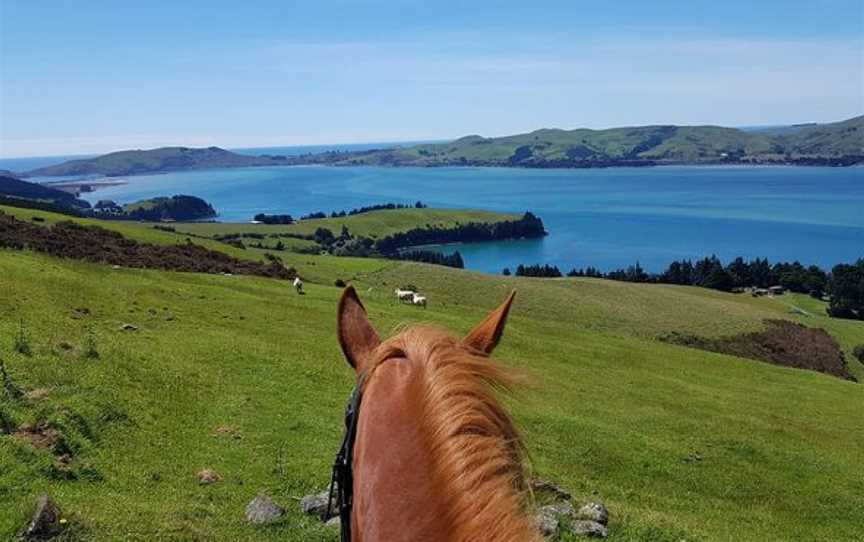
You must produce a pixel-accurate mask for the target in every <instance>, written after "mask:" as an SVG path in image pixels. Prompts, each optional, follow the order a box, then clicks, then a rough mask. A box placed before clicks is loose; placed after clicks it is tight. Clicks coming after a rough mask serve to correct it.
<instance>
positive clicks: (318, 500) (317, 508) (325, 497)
mask: <svg viewBox="0 0 864 542" xmlns="http://www.w3.org/2000/svg"><path fill="white" fill-rule="evenodd" d="M329 502H330V491H329V490H325V491H322V492H321V493H315V494H312V495H306V496H305V497H303V498H302V499H300V508H301V509H302V510H303V513H304V514H309V515H310V516H318V518H319V519H321V521H327V520H328V519H330V518H331V517H333V514H330V515H328V514H327V506H328V504H329ZM333 508H334V510H333V512H334V513H335V512H336V503H333Z"/></svg>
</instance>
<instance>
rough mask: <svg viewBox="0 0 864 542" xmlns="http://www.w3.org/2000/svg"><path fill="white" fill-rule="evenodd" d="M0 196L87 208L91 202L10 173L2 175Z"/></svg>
mask: <svg viewBox="0 0 864 542" xmlns="http://www.w3.org/2000/svg"><path fill="white" fill-rule="evenodd" d="M0 197H6V198H16V199H24V200H31V201H39V202H44V203H50V204H52V205H57V206H60V207H68V208H76V209H86V208H88V207H90V204H89V203H87V202H86V201H84V200H80V199H78V198H76V197H75V196H74V195H73V194H70V193H68V192H63V191H62V190H57V189H55V188H50V187H47V186H43V185H41V184H38V183H31V182H27V181H22V180H21V179H16V178H15V177H10V176H8V175H0Z"/></svg>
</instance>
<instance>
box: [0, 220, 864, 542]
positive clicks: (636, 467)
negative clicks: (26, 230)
mask: <svg viewBox="0 0 864 542" xmlns="http://www.w3.org/2000/svg"><path fill="white" fill-rule="evenodd" d="M4 211H5V209H4ZM21 212H23V213H32V212H33V211H30V210H24V211H21ZM389 212H395V211H387V212H385V213H389ZM371 214H372V213H370V215H371ZM361 217H364V219H365V220H371V218H369V217H368V216H366V215H358V216H356V217H350V218H351V219H352V220H353V219H360V218H361ZM44 218H49V219H50V218H51V216H50V215H49V214H48V213H45V214H44ZM343 220H345V219H343ZM109 224H110V225H111V226H112V228H123V229H124V231H126V232H127V233H128V234H129V235H130V236H134V235H141V236H146V237H148V238H150V239H153V240H154V241H159V242H176V240H177V239H176V238H177V237H178V236H177V234H172V233H168V232H162V231H158V230H153V229H152V228H149V227H148V226H146V225H141V224H132V223H120V224H111V223H109ZM178 226H180V225H178ZM183 226H185V225H183ZM204 226H208V225H202V226H201V227H204ZM197 227H199V226H196V228H197ZM244 227H245V225H244ZM349 227H350V226H349ZM356 227H357V228H358V229H359V228H360V226H359V225H357V226H356ZM369 227H370V228H373V227H374V226H373V225H371V224H370V225H369ZM274 228H282V226H274ZM370 231H371V230H370ZM202 241H204V240H202ZM196 242H197V241H196ZM220 245H221V244H220ZM214 246H218V245H214ZM222 246H223V247H224V245H222ZM226 250H229V251H230V250H233V251H234V252H232V254H233V253H236V254H240V255H241V256H243V257H258V256H259V255H260V254H261V253H260V252H258V251H254V250H246V251H243V250H239V249H232V248H231V247H227V248H226ZM289 256H290V259H291V261H290V262H289V263H290V264H291V265H295V266H296V267H297V268H298V270H300V272H301V274H302V275H303V276H304V278H306V279H307V287H306V290H307V292H308V293H307V295H305V296H298V295H296V294H295V293H294V292H293V291H292V290H291V289H290V288H289V287H288V285H287V284H286V283H284V282H280V281H275V280H269V279H262V278H255V277H246V276H242V277H241V276H233V277H228V276H221V275H200V274H190V273H170V272H158V271H147V270H131V269H112V268H111V267H109V266H101V265H95V264H83V263H79V262H73V261H68V260H57V259H52V258H48V257H45V256H41V255H36V254H33V253H29V252H26V251H24V252H21V251H5V250H3V251H0V271H2V272H0V289H2V291H4V292H5V293H6V295H4V296H2V297H0V359H3V360H4V361H5V364H6V368H7V371H8V373H9V375H10V379H11V381H12V382H13V384H14V385H15V386H16V387H18V388H20V389H21V390H22V391H24V392H26V393H27V394H28V395H25V397H23V398H20V399H15V400H12V399H10V398H9V397H8V395H7V394H4V393H3V392H2V391H0V411H2V412H3V414H4V416H5V417H6V418H8V419H11V420H13V422H14V424H13V425H16V426H20V425H21V424H27V423H29V424H31V426H33V427H38V425H39V422H40V421H44V422H48V424H49V425H50V426H51V427H54V428H56V430H57V431H58V432H59V436H60V439H61V442H62V443H63V448H62V449H63V451H64V452H65V453H67V454H68V455H69V457H68V458H66V459H64V461H62V462H58V457H57V454H56V453H52V450H50V449H47V448H36V447H34V446H33V445H31V444H30V443H29V442H28V441H27V439H26V438H24V437H22V436H12V435H3V434H0V539H6V538H11V537H12V536H13V535H14V534H15V533H16V531H17V530H18V529H20V527H21V526H22V525H23V524H24V523H25V522H26V520H27V517H28V514H29V513H30V511H31V506H32V503H33V502H34V501H35V497H36V495H37V494H38V493H39V492H41V491H49V492H50V493H51V494H52V495H53V496H54V497H55V499H56V500H57V502H58V503H59V504H60V506H61V507H62V508H63V510H64V512H65V514H66V516H67V517H68V518H69V525H70V527H69V530H68V533H67V539H68V540H118V539H122V540H154V539H159V540H298V541H299V540H304V541H305V540H322V541H335V540H336V539H337V537H338V534H337V533H335V532H332V531H327V530H326V529H325V528H324V527H322V526H321V525H320V524H319V523H318V522H316V521H315V520H313V519H310V518H308V517H304V516H302V515H301V514H300V512H299V507H298V506H297V500H296V499H297V498H298V497H300V496H302V495H305V494H307V493H310V492H312V491H314V490H320V489H322V488H323V487H324V486H325V485H326V484H327V482H328V481H329V467H330V464H331V461H332V456H333V454H334V453H335V450H336V448H337V447H338V444H339V440H340V438H341V429H342V410H343V408H344V401H345V400H346V399H347V396H348V394H349V392H350V389H351V386H352V384H353V375H352V373H351V371H349V369H348V368H347V366H346V365H345V363H344V362H343V361H342V357H341V353H340V351H339V347H338V345H337V342H336V338H335V322H334V320H335V310H336V303H337V300H338V296H339V294H340V289H339V288H336V287H333V286H331V285H332V284H333V281H334V280H335V279H337V278H341V279H343V280H346V281H351V282H352V283H354V284H355V285H356V286H357V287H358V290H359V291H360V294H361V296H362V298H363V301H364V303H365V304H366V306H367V308H368V309H369V312H370V316H371V318H372V320H373V321H374V322H375V324H376V325H377V326H378V328H379V329H380V330H381V331H382V332H383V333H389V332H390V331H391V330H393V329H394V328H396V327H397V326H399V325H401V324H404V323H410V322H418V321H424V322H432V323H436V324H440V325H443V326H446V327H447V328H449V329H452V330H454V331H455V332H457V333H460V334H461V333H465V332H466V331H467V330H468V329H470V327H471V326H472V325H473V324H474V323H475V322H476V321H477V320H478V319H479V318H481V317H482V316H483V315H484V314H485V313H486V311H488V310H490V309H492V308H494V307H495V306H496V305H497V303H498V302H499V301H500V300H501V299H502V298H503V296H504V295H505V294H506V293H507V292H509V291H510V290H511V289H516V290H517V291H518V296H517V301H516V304H515V306H514V309H513V312H512V316H511V322H510V324H509V326H508V329H507V332H506V333H505V337H504V340H503V343H502V346H501V347H500V349H499V351H498V354H497V356H498V357H499V358H500V359H501V360H503V363H506V364H507V365H510V366H512V367H515V368H518V369H520V370H522V371H524V372H525V373H526V374H527V375H528V384H527V386H526V387H525V388H524V389H523V390H522V392H521V393H520V394H519V395H518V396H517V397H514V398H512V399H511V400H509V401H508V404H509V405H510V407H511V409H512V411H513V413H514V414H515V417H516V419H517V421H518V423H519V425H520V426H521V428H522V430H523V432H524V434H525V438H526V441H527V445H528V449H529V452H530V454H531V458H532V463H533V469H534V471H536V472H537V473H538V474H539V475H542V476H544V477H546V478H550V479H552V480H554V481H556V482H558V483H560V484H562V485H564V486H565V487H567V488H568V489H570V490H571V491H572V492H573V493H574V495H575V496H576V498H577V499H578V500H586V499H601V500H603V501H604V502H605V503H606V504H607V506H609V508H610V510H611V513H612V521H611V523H610V531H611V536H610V540H613V541H614V540H617V541H622V540H633V541H636V540H640V541H641V540H653V541H678V540H688V541H689V540H754V541H755V540H759V541H762V540H832V541H833V540H838V541H842V540H849V541H852V540H858V539H859V538H860V525H862V524H864V485H862V478H861V476H860V467H861V464H862V461H864V426H862V424H861V423H860V420H861V405H862V404H864V387H862V385H861V384H855V383H852V382H848V381H844V380H841V379H838V378H833V377H830V376H826V375H822V374H818V373H814V372H809V371H802V370H795V369H788V368H783V367H777V366H773V365H769V364H765V363H760V362H756V361H752V360H745V359H740V358H734V357H730V356H724V355H719V354H712V353H708V352H704V351H700V350H695V349H691V348H686V347H682V346H675V345H671V344H666V343H664V342H661V341H658V340H657V338H658V337H660V336H662V335H664V334H665V333H668V332H670V331H678V332H682V333H691V334H696V335H700V336H706V337H719V336H725V335H729V334H735V333H741V332H746V331H753V330H758V329H760V328H761V327H762V326H763V321H764V319H766V318H785V319H793V320H796V321H800V322H802V323H805V324H806V325H810V326H818V327H824V328H825V329H826V330H828V331H829V332H830V333H831V334H832V335H833V336H834V337H836V338H837V340H838V341H839V342H840V343H841V345H842V346H843V348H844V349H845V350H846V351H847V352H848V351H850V350H851V348H852V347H853V346H854V345H855V344H860V343H864V323H861V322H851V321H841V320H834V319H829V318H827V317H824V316H823V315H824V303H822V302H820V301H817V300H813V299H810V298H806V297H803V296H784V297H780V298H776V299H766V298H758V299H755V298H752V297H749V296H741V295H732V294H723V293H719V292H713V291H709V290H704V289H698V288H690V287H675V286H665V285H640V284H630V283H618V282H611V281H603V280H594V279H556V280H538V279H523V278H515V277H495V276H488V275H482V274H478V273H473V272H468V271H459V270H452V269H448V268H443V267H434V266H427V265H422V264H413V263H404V262H392V261H384V260H373V259H354V258H335V257H332V256H314V255H294V256H291V255H287V254H286V258H288V257H289ZM406 282H410V283H413V284H416V285H417V286H418V287H420V288H421V289H422V290H423V292H424V293H425V294H426V295H427V296H428V297H429V301H430V304H429V307H428V309H427V310H425V311H424V310H422V309H418V308H415V307H411V306H406V305H401V304H397V303H395V302H394V301H393V293H392V290H393V288H394V287H395V286H397V285H400V284H403V283H406ZM85 309H86V310H85ZM22 319H23V321H24V322H25V326H26V335H27V337H28V342H29V344H30V347H31V349H32V356H25V355H22V354H19V353H16V352H13V350H12V348H11V345H12V342H13V337H14V336H15V335H16V334H17V333H19V331H20V330H19V326H20V321H21V320H22ZM127 323H129V324H133V325H135V326H137V328H138V329H137V331H123V330H122V329H121V326H122V325H123V324H127ZM91 345H95V348H96V350H97V351H98V353H99V356H98V358H96V359H92V358H87V357H86V356H85V354H86V351H87V350H88V348H89V346H91ZM850 369H851V370H852V371H853V373H854V374H856V375H857V376H859V378H860V377H861V376H862V375H864V366H862V365H861V364H860V363H858V362H854V361H850ZM55 448H56V447H55ZM55 452H56V450H55ZM67 459H68V461H67ZM204 468H212V469H215V470H216V471H217V472H219V473H220V474H221V475H222V477H223V480H222V481H221V482H218V483H216V484H214V485H211V486H200V485H199V484H198V481H197V478H196V473H197V472H198V471H199V470H201V469H204ZM262 490H263V491H266V492H267V493H269V494H270V495H271V496H272V497H273V498H274V499H275V500H276V501H277V502H279V503H281V504H282V505H284V506H286V507H287V509H288V515H287V518H286V519H285V521H283V522H281V523H279V524H277V525H274V526H270V527H263V528H261V527H252V526H250V525H249V524H247V523H246V522H245V520H244V519H243V509H244V507H245V505H246V503H247V502H248V501H249V500H250V499H251V498H252V497H254V496H255V495H256V494H257V493H259V492H260V491H262Z"/></svg>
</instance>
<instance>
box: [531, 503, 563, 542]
mask: <svg viewBox="0 0 864 542" xmlns="http://www.w3.org/2000/svg"><path fill="white" fill-rule="evenodd" d="M534 525H536V527H537V530H538V531H540V534H542V535H543V536H545V537H548V538H552V539H556V538H558V529H559V528H560V525H561V522H560V521H558V516H556V515H555V514H554V513H552V512H551V511H550V510H548V507H547V506H544V507H542V508H540V509H539V510H537V513H536V514H535V515H534Z"/></svg>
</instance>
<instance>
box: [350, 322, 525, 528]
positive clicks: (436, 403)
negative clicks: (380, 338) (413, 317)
mask: <svg viewBox="0 0 864 542" xmlns="http://www.w3.org/2000/svg"><path fill="white" fill-rule="evenodd" d="M394 358H405V359H407V360H409V361H410V362H411V363H412V366H413V367H415V368H416V369H415V370H416V371H419V375H418V378H419V382H420V383H421V389H422V393H420V394H418V396H417V397H414V398H409V400H416V401H418V402H419V403H420V404H419V409H418V410H419V412H420V413H421V419H420V420H418V424H419V425H418V427H419V428H420V434H421V435H422V438H423V439H424V446H425V448H426V449H427V450H428V452H429V459H430V464H431V470H432V472H431V473H430V475H431V476H432V477H434V482H435V487H437V488H438V492H439V495H437V498H439V499H441V500H442V501H443V502H441V503H439V504H440V505H441V509H442V510H444V511H445V514H446V518H445V519H446V522H447V526H448V530H449V531H450V532H451V536H452V538H451V540H453V541H459V542H463V541H465V542H467V541H483V540H495V541H504V542H516V541H519V542H525V541H539V540H541V538H540V537H539V535H538V534H537V531H536V529H535V528H534V524H533V521H532V520H531V519H530V517H529V516H528V515H527V514H526V512H525V506H526V487H525V486H526V484H525V474H524V469H523V457H524V453H523V452H524V448H523V446H522V441H521V438H520V436H519V433H518V431H517V429H516V426H515V424H514V423H513V420H512V418H511V417H510V416H509V414H508V413H507V411H506V410H505V409H504V407H503V406H502V405H501V402H500V401H499V399H498V395H499V392H501V391H506V390H510V389H512V387H513V385H514V384H515V383H516V382H517V380H518V378H517V377H516V376H515V375H514V374H513V373H512V372H510V371H508V370H507V369H506V368H504V367H502V366H501V365H500V364H498V363H496V362H494V361H491V360H490V359H489V358H488V357H487V356H486V355H484V354H482V353H480V352H477V351H476V350H472V349H469V348H468V347H466V346H465V345H464V344H463V343H462V342H461V341H459V340H458V339H456V338H454V337H453V336H452V335H450V334H449V333H447V332H446V331H443V330H441V329H437V328H434V327H425V326H415V327H409V328H407V329H404V330H403V331H402V332H401V333H398V334H397V335H395V336H394V337H392V338H390V339H388V340H386V341H384V342H383V343H382V344H381V345H380V346H379V347H378V349H377V350H376V352H375V362H374V363H373V364H372V369H371V371H370V377H371V376H372V375H374V371H375V369H376V368H377V367H378V366H380V364H381V363H384V362H385V361H387V360H390V359H394ZM370 379H371V378H367V383H368V382H369V380H370Z"/></svg>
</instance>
